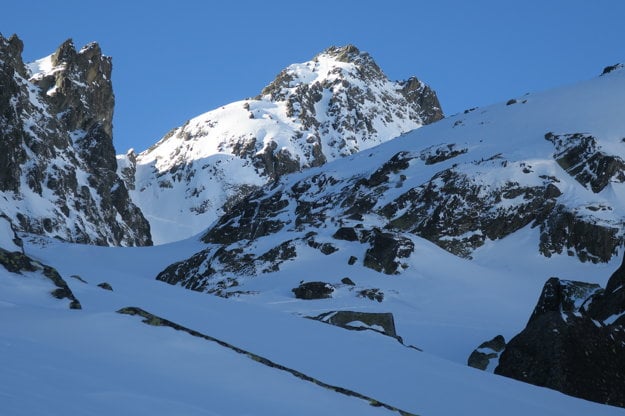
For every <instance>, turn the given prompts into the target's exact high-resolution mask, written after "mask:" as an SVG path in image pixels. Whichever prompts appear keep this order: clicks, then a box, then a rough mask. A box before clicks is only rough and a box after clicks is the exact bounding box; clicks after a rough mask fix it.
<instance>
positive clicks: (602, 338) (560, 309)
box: [495, 266, 625, 407]
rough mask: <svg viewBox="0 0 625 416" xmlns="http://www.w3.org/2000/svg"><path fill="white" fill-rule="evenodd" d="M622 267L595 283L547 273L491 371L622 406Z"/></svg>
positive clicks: (624, 400) (624, 304)
mask: <svg viewBox="0 0 625 416" xmlns="http://www.w3.org/2000/svg"><path fill="white" fill-rule="evenodd" d="M623 270H625V269H624V266H621V267H620V268H619V270H617V271H616V272H615V273H614V274H613V275H612V277H611V278H610V281H609V282H608V288H609V289H607V290H603V289H601V288H600V287H599V285H595V284H589V283H584V282H573V281H566V280H560V279H557V278H551V279H549V280H548V281H547V283H546V284H545V286H544V288H543V291H542V293H541V296H540V299H539V300H538V304H537V305H536V308H535V309H534V312H533V313H532V316H531V317H530V319H529V322H528V323H527V326H526V327H525V329H524V330H523V331H522V332H521V333H520V334H518V335H517V336H515V337H514V338H512V340H510V342H509V343H508V345H507V346H506V349H505V350H504V352H503V354H502V355H501V357H500V360H499V366H498V367H497V368H496V369H495V373H497V374H500V375H504V376H507V377H512V378H515V379H517V380H521V381H525V382H528V383H532V384H536V385H538V386H544V387H549V388H552V389H555V390H559V391H561V392H563V393H565V394H569V395H572V396H576V397H581V398H584V399H587V400H592V401H596V402H600V403H606V404H610V405H614V406H621V407H625V390H624V389H623V385H625V384H624V383H625V326H624V324H625V318H624V317H623V314H624V311H625V298H624V297H623V295H622V294H620V293H619V292H622V290H620V289H622V276H623V275H624V274H625V272H624V271H623Z"/></svg>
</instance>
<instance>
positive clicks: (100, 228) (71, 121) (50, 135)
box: [0, 35, 151, 245]
mask: <svg viewBox="0 0 625 416" xmlns="http://www.w3.org/2000/svg"><path fill="white" fill-rule="evenodd" d="M22 49H23V44H22V42H21V41H20V40H19V39H18V38H17V37H16V36H15V35H14V36H12V37H11V38H9V39H6V38H4V37H2V36H0V194H1V195H2V197H3V198H2V199H1V200H2V201H4V202H0V212H3V213H4V214H5V215H6V216H8V217H9V218H10V219H11V221H12V222H13V224H14V225H15V226H16V227H17V228H18V229H19V230H21V231H27V232H31V233H36V234H42V235H47V236H51V237H57V238H61V239H63V240H67V241H74V242H80V243H89V244H98V245H149V244H151V237H150V228H149V224H148V223H147V221H146V220H145V218H144V217H143V215H142V213H141V211H140V210H139V208H137V207H136V206H135V205H134V204H133V203H132V201H131V200H130V197H129V194H128V190H127V188H126V185H125V184H124V182H123V180H122V179H121V178H120V177H119V176H118V175H117V173H116V170H117V163H116V156H115V149H114V148H113V141H112V119H113V106H114V95H113V89H112V84H111V70H112V64H111V58H109V57H107V56H104V55H102V51H101V50H100V47H99V46H98V45H97V44H95V43H91V44H89V45H87V46H85V47H83V48H82V49H80V50H76V49H75V47H74V45H73V43H72V41H71V40H68V41H66V42H64V43H63V44H62V45H61V46H60V47H59V48H58V49H57V50H56V51H55V52H54V53H53V54H52V55H50V56H48V57H45V58H42V59H40V60H38V61H35V62H33V63H30V64H24V62H23V61H22V57H21V54H22Z"/></svg>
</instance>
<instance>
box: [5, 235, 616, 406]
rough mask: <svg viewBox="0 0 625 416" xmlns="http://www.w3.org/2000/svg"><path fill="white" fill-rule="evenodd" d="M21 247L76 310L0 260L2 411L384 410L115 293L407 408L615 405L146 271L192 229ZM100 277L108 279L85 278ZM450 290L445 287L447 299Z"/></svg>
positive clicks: (180, 251)
mask: <svg viewBox="0 0 625 416" xmlns="http://www.w3.org/2000/svg"><path fill="white" fill-rule="evenodd" d="M25 246H26V252H27V253H29V254H30V255H31V256H33V257H34V258H36V259H37V260H39V261H42V262H46V263H49V264H52V265H54V266H55V267H57V268H58V270H59V272H60V273H61V275H63V276H64V277H65V278H66V280H67V282H68V284H69V285H70V286H71V289H72V291H73V292H74V294H75V295H76V296H77V298H79V299H80V301H81V303H82V305H83V309H82V310H68V309H67V304H66V303H64V302H63V301H58V300H53V299H51V298H49V297H48V296H47V295H46V294H45V290H46V289H45V287H46V282H45V281H43V280H42V279H41V278H40V277H38V276H19V275H14V274H9V273H7V272H6V271H5V270H4V269H2V270H0V285H1V287H2V290H0V294H1V295H0V308H2V310H3V313H2V314H0V348H2V356H4V357H10V358H11V359H10V360H7V361H6V362H5V363H4V364H3V371H2V373H1V375H0V394H1V395H2V397H3V413H5V414H11V415H22V414H23V415H26V414H40V413H42V412H43V413H46V414H51V415H53V414H66V413H67V412H78V413H80V414H90V415H105V414H112V413H115V414H121V415H124V414H136V412H140V413H145V412H146V411H149V412H150V413H151V414H155V415H159V414H163V415H165V414H193V415H196V414H197V415H226V414H228V415H231V414H256V415H265V414H267V415H276V414H285V415H286V414H298V415H307V414H310V415H313V414H332V415H333V414H336V415H339V414H341V415H343V414H372V415H373V414H392V412H390V411H388V410H386V409H384V408H380V407H375V406H372V405H370V403H369V402H367V401H363V400H359V399H356V398H351V397H347V396H343V395H340V394H338V393H336V392H333V391H330V390H326V389H323V388H321V387H319V386H316V385H314V384H312V383H307V382H305V381H302V380H300V379H298V378H295V377H293V376H291V375H289V374H287V373H284V372H280V371H278V370H276V369H272V368H269V367H264V366H262V365H261V364H259V363H258V362H257V361H255V360H252V359H250V358H248V357H245V356H243V355H238V354H236V353H234V352H232V351H230V350H228V349H225V348H223V347H220V346H218V345H217V344H213V343H210V342H208V341H205V340H202V339H198V338H194V337H192V336H190V335H188V334H186V333H184V332H181V331H174V330H172V329H170V328H166V327H153V326H146V325H144V324H142V323H141V321H140V320H139V318H137V317H132V316H126V315H119V314H116V313H115V311H116V310H118V309H119V308H122V307H125V306H137V307H141V308H143V309H145V310H147V311H150V312H152V313H153V314H155V315H158V316H161V317H164V318H166V319H169V320H171V321H174V322H176V323H178V324H180V325H183V326H186V327H188V328H192V329H194V330H196V331H199V332H201V333H203V334H206V335H210V336H213V337H216V338H219V339H221V340H224V341H226V342H228V343H231V344H234V345H236V346H238V347H240V348H243V349H246V350H248V351H251V352H253V353H255V354H258V355H261V356H263V357H266V358H268V359H270V360H273V361H275V362H277V363H279V364H281V365H284V366H287V367H289V368H293V369H295V370H297V371H300V372H303V373H305V374H307V375H310V376H312V377H315V378H317V379H319V380H321V381H323V382H325V383H330V384H333V385H336V386H341V387H344V388H348V389H352V390H355V391H358V392H359V393H362V394H365V395H368V396H369V397H372V398H374V399H375V400H377V401H379V402H384V403H388V404H390V405H392V406H395V407H397V408H399V409H402V410H403V411H406V412H410V413H411V414H422V415H448V414H458V413H462V414H468V415H473V414H475V415H477V414H490V413H492V412H497V413H502V412H503V413H506V414H509V415H527V414H541V415H584V414H593V415H618V414H623V410H622V409H616V408H611V407H608V406H602V405H598V404H594V403H590V402H585V401H582V400H578V399H574V398H570V397H567V396H564V395H562V394H559V393H557V392H553V391H550V390H547V389H542V388H538V387H534V386H530V385H526V384H523V383H519V382H516V381H513V380H510V379H505V378H501V377H497V376H494V375H492V374H489V373H483V372H479V371H477V370H474V369H471V368H468V367H466V366H464V365H460V364H455V363H452V362H449V361H446V360H441V359H439V358H436V357H435V356H433V355H431V354H429V353H424V352H419V351H416V350H414V349H409V348H406V347H404V346H402V345H401V344H399V343H398V342H397V341H396V340H394V339H392V338H389V337H384V336H381V335H379V334H376V333H370V332H353V331H346V330H344V329H340V328H337V327H334V326H331V325H327V324H323V323H321V322H317V321H312V320H308V319H302V318H301V317H298V316H293V315H292V314H285V313H283V312H279V311H276V310H274V307H272V306H270V307H267V306H262V305H251V304H248V303H246V302H240V301H239V302H237V301H233V300H225V299H221V298H217V297H212V296H206V295H204V294H201V293H196V292H190V291H187V290H184V289H181V288H178V287H175V286H170V285H166V284H163V283H161V282H158V281H155V280H154V279H153V278H152V276H153V274H154V273H155V272H156V271H157V270H159V269H160V268H162V267H164V265H166V264H168V263H169V262H172V261H174V260H176V259H177V258H181V257H183V256H184V255H185V253H187V252H188V251H189V250H193V249H194V247H195V248H198V247H199V246H200V243H199V242H198V241H196V240H188V241H186V242H182V243H177V244H173V245H165V246H159V247H150V248H122V249H120V248H103V247H90V246H80V245H69V244H64V243H59V242H56V241H50V240H44V239H32V238H31V239H27V242H26V244H25ZM437 253H439V255H440V251H438V252H437ZM462 261H466V260H462ZM72 275H75V276H79V277H80V278H81V279H82V280H84V282H83V281H81V280H79V279H77V278H71V277H69V276H72ZM102 281H106V282H108V283H110V284H111V286H112V288H113V291H107V290H103V289H101V288H99V287H97V286H96V285H97V284H98V283H100V282H102ZM459 300H462V298H461V297H458V296H456V295H452V296H451V298H450V299H448V302H449V303H452V302H456V301H459ZM464 304H465V305H467V304H466V302H465V303H464ZM467 311H468V312H469V315H470V314H471V313H470V311H471V310H470V309H467ZM459 318H460V322H459V325H465V324H466V322H462V317H461V316H460V317H459ZM394 414H397V413H394Z"/></svg>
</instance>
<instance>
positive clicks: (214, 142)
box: [118, 46, 442, 243]
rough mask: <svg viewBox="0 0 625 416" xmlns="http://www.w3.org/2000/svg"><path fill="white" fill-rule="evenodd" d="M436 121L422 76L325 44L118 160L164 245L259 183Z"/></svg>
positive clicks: (189, 232)
mask: <svg viewBox="0 0 625 416" xmlns="http://www.w3.org/2000/svg"><path fill="white" fill-rule="evenodd" d="M441 117H442V112H441V110H440V104H439V103H438V100H437V98H436V95H435V93H434V92H433V91H432V90H430V89H429V87H427V86H426V85H425V84H423V83H422V82H421V81H419V80H417V79H416V78H411V79H410V80H408V81H403V82H392V81H390V80H389V79H388V78H387V77H386V75H384V73H383V72H382V71H381V70H380V68H379V67H378V66H377V65H376V64H375V62H374V61H373V59H372V58H371V57H370V56H369V55H368V54H366V53H363V52H360V51H359V50H358V49H356V48H355V47H353V46H346V47H342V48H337V47H332V48H329V49H327V50H326V51H324V52H322V53H321V54H319V55H317V56H316V57H315V58H314V59H313V60H311V61H308V62H304V63H300V64H293V65H291V66H289V67H288V68H286V69H285V70H283V71H282V72H281V73H280V74H279V75H278V76H277V78H276V79H275V80H274V81H273V82H272V83H271V84H270V85H268V86H267V87H266V88H265V89H264V90H263V91H262V92H261V94H260V95H259V96H258V97H256V98H254V99H247V100H243V101H239V102H235V103H231V104H228V105H225V106H223V107H221V108H217V109H215V110H213V111H210V112H208V113H205V114H202V115H200V116H198V117H195V118H193V119H191V120H189V121H188V122H187V123H185V124H184V125H183V126H181V127H178V128H176V129H173V130H172V131H171V132H169V133H168V134H167V135H166V136H165V137H163V138H162V139H161V140H160V141H159V142H158V143H156V144H155V145H154V146H152V147H151V148H150V149H148V150H146V151H144V152H142V153H140V154H139V155H135V154H134V153H132V152H131V153H129V154H128V155H125V156H118V159H119V163H120V168H121V169H120V171H121V172H122V175H125V177H126V178H127V183H128V184H129V186H130V187H131V188H134V189H133V191H132V192H131V194H132V197H133V200H134V201H135V202H136V203H137V204H138V205H139V206H140V207H141V209H142V210H143V212H144V213H145V214H146V216H147V218H148V219H149V221H150V224H151V226H152V235H153V237H154V239H155V242H157V243H164V242H169V241H175V240H179V239H182V238H185V237H189V236H191V235H193V234H196V233H198V232H200V231H202V230H203V229H204V228H206V227H207V226H208V225H210V223H212V222H213V221H215V220H216V219H217V218H218V217H219V216H220V215H222V214H223V213H224V212H227V211H228V209H229V207H230V206H231V205H232V204H234V203H236V201H238V200H240V199H241V198H243V197H244V196H245V195H247V194H248V193H249V192H250V191H251V190H253V189H256V188H258V187H260V186H262V185H264V184H266V183H267V182H268V181H272V180H275V179H277V178H279V177H281V176H283V175H284V174H287V173H291V172H295V171H299V170H301V169H305V168H309V167H313V166H320V165H322V164H324V163H326V162H327V161H331V160H335V159H337V158H341V157H344V156H349V155H352V154H354V153H356V152H358V151H362V150H364V149H367V148H370V147H372V146H375V145H377V144H380V143H382V142H384V141H387V140H389V139H391V138H393V137H397V136H399V135H400V134H401V133H404V132H407V131H409V130H413V129H415V128H417V127H420V126H421V125H423V124H427V123H430V122H432V121H435V120H438V119H440V118H441Z"/></svg>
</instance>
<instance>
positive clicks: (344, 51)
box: [317, 44, 373, 63]
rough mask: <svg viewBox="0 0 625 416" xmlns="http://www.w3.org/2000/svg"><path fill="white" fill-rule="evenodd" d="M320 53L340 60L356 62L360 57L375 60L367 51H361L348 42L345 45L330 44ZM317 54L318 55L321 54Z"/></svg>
mask: <svg viewBox="0 0 625 416" xmlns="http://www.w3.org/2000/svg"><path fill="white" fill-rule="evenodd" d="M319 55H328V56H331V57H333V58H335V59H336V60H337V61H339V62H352V63H355V62H356V61H358V60H359V58H367V59H370V60H373V59H372V58H371V56H370V55H369V54H368V53H366V52H361V51H360V49H358V48H357V47H356V46H354V45H352V44H348V45H345V46H330V47H329V48H327V49H325V50H324V51H323V52H321V53H320V54H319ZM319 55H317V56H319Z"/></svg>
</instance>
